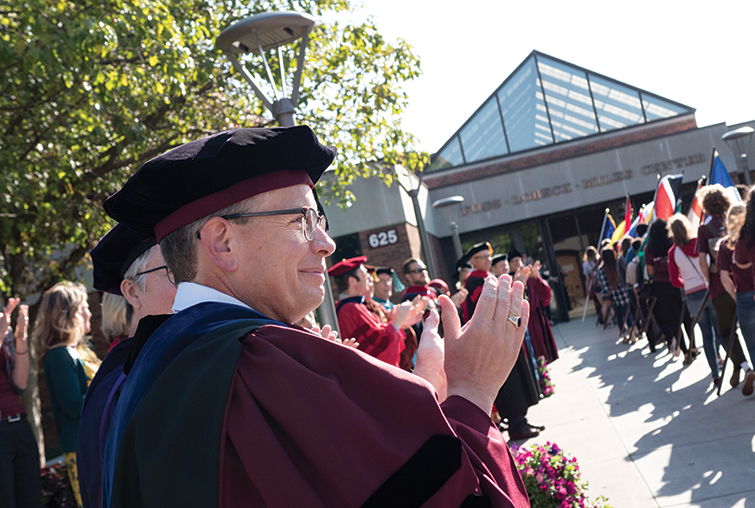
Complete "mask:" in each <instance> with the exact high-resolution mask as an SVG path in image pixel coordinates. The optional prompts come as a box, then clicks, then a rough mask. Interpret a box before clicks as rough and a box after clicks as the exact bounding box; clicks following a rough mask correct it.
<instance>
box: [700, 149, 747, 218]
mask: <svg viewBox="0 0 755 508" xmlns="http://www.w3.org/2000/svg"><path fill="white" fill-rule="evenodd" d="M708 180H709V183H710V185H713V184H716V183H718V184H721V185H722V186H723V187H724V188H725V189H726V191H727V195H728V196H729V200H731V202H732V203H733V204H736V203H742V198H741V196H740V195H739V191H737V188H736V187H735V186H734V181H733V180H732V179H731V176H730V175H729V172H728V171H727V170H726V166H724V163H723V161H722V160H721V157H720V156H719V155H718V150H716V149H715V148H714V149H713V161H712V163H711V167H710V178H709V179H708Z"/></svg>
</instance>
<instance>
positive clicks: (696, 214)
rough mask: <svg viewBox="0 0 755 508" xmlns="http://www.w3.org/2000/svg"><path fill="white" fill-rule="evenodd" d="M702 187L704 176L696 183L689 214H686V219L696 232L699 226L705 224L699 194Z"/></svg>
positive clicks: (701, 198)
mask: <svg viewBox="0 0 755 508" xmlns="http://www.w3.org/2000/svg"><path fill="white" fill-rule="evenodd" d="M704 186H705V176H703V177H702V178H700V180H698V181H697V190H696V191H695V197H694V198H693V199H692V205H691V206H690V207H689V212H687V219H689V222H690V224H691V225H692V230H693V231H697V228H698V227H700V224H705V219H704V217H703V215H705V214H704V213H703V197H702V192H700V191H701V190H702V188H703V187H704Z"/></svg>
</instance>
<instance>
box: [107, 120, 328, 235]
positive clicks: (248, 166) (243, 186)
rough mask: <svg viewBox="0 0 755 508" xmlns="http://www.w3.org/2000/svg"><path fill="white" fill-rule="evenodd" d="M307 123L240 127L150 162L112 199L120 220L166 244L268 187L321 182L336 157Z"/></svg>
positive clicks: (111, 211) (109, 204) (110, 208)
mask: <svg viewBox="0 0 755 508" xmlns="http://www.w3.org/2000/svg"><path fill="white" fill-rule="evenodd" d="M335 156H336V149H335V148H334V147H330V146H325V145H323V144H321V143H320V142H319V140H318V139H317V136H315V133H314V132H313V131H312V129H310V128H309V127H307V126H306V125H299V126H295V127H285V128H284V127H277V128H272V129H234V130H230V131H226V132H221V133H218V134H214V135H212V136H209V137H206V138H203V139H199V140H197V141H192V142H190V143H186V144H185V145H181V146H179V147H177V148H174V149H173V150H170V151H169V152H166V153H164V154H162V155H159V156H157V157H155V158H154V159H152V160H150V161H148V162H146V163H145V164H144V165H143V166H142V167H141V168H140V169H139V171H137V172H136V173H135V174H134V175H133V176H132V177H131V178H130V179H129V181H128V182H126V185H124V186H123V188H122V189H121V190H120V191H118V192H117V193H115V194H114V195H112V196H110V197H109V198H108V199H107V200H106V201H105V211H106V212H107V213H108V215H110V216H111V217H112V218H114V219H115V220H117V221H118V222H122V223H123V224H125V225H127V226H128V227H130V228H131V229H133V230H134V231H136V232H137V233H139V234H143V235H145V236H152V235H155V236H156V237H157V240H158V241H160V240H161V239H162V238H163V237H164V236H165V235H167V234H168V233H170V232H171V231H175V230H176V229H179V228H180V227H182V226H185V225H187V224H190V223H192V222H194V221H195V220H198V219H201V218H203V217H206V216H207V215H210V214H212V213H214V212H217V211H218V210H221V209H223V208H225V207H227V206H230V205H232V204H233V203H237V202H239V201H243V200H244V199H247V198H250V197H252V196H255V195H257V194H261V193H263V192H267V191H271V190H274V189H280V188H283V187H288V186H290V185H296V184H308V185H310V186H311V185H313V184H314V183H316V182H317V180H319V179H320V176H322V173H323V172H324V171H325V170H326V169H327V168H328V166H330V164H331V163H332V162H333V159H335Z"/></svg>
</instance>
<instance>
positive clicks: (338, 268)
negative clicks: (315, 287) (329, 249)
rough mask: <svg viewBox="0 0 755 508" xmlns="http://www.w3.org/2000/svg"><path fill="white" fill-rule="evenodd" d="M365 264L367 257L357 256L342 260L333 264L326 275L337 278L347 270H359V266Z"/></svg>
mask: <svg viewBox="0 0 755 508" xmlns="http://www.w3.org/2000/svg"><path fill="white" fill-rule="evenodd" d="M366 262H367V256H357V257H355V258H349V259H344V260H342V261H339V262H338V263H336V264H334V265H333V266H331V267H330V269H329V270H328V275H330V276H331V277H338V276H339V275H342V274H344V273H346V272H348V271H349V270H353V269H354V268H359V265H363V264H365V263H366Z"/></svg>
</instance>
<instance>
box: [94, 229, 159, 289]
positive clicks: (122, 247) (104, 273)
mask: <svg viewBox="0 0 755 508" xmlns="http://www.w3.org/2000/svg"><path fill="white" fill-rule="evenodd" d="M156 243H157V240H156V239H155V237H154V236H152V237H145V236H142V235H139V234H137V233H135V232H133V231H131V230H130V229H129V228H127V227H126V226H124V225H123V224H116V226H115V227H114V228H113V229H111V230H110V231H109V232H108V234H106V235H105V236H103V237H102V239H101V240H100V241H99V243H97V245H96V246H95V247H94V249H92V251H91V252H90V253H89V254H90V255H91V256H92V264H93V265H94V269H93V270H92V271H93V275H94V289H96V290H98V291H104V292H106V293H112V294H114V295H121V296H122V294H121V281H122V280H123V274H124V273H126V270H128V268H129V267H130V266H131V263H133V262H134V261H136V258H138V257H139V256H141V255H142V254H144V253H145V252H146V251H147V249H149V248H150V247H152V246H153V245H155V244H156Z"/></svg>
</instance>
